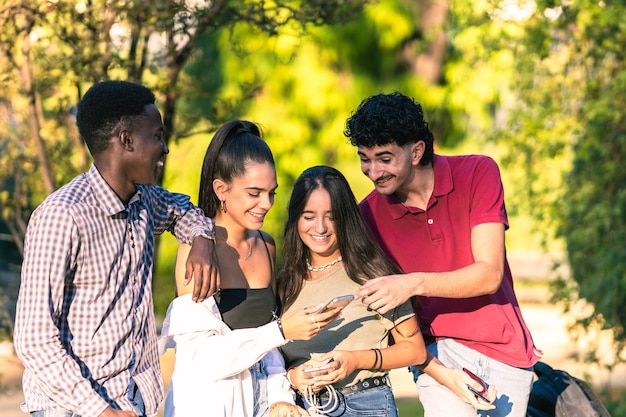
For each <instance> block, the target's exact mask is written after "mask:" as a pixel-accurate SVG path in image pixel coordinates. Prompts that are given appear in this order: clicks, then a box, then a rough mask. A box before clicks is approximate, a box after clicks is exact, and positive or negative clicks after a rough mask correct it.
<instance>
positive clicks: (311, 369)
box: [302, 359, 333, 373]
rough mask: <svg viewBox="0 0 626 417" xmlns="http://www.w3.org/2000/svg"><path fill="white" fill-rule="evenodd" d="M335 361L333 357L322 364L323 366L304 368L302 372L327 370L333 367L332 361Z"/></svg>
mask: <svg viewBox="0 0 626 417" xmlns="http://www.w3.org/2000/svg"><path fill="white" fill-rule="evenodd" d="M332 362H333V360H332V359H331V360H330V361H328V363H326V364H324V365H321V366H315V367H313V368H305V369H303V370H302V372H304V373H310V372H319V371H325V370H327V369H330V367H331V363H332Z"/></svg>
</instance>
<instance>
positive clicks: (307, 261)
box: [306, 255, 343, 272]
mask: <svg viewBox="0 0 626 417" xmlns="http://www.w3.org/2000/svg"><path fill="white" fill-rule="evenodd" d="M341 261H343V258H342V257H341V255H339V258H337V259H335V260H334V261H332V262H331V263H329V264H326V265H323V266H312V265H311V263H310V262H309V260H308V259H307V260H306V268H307V269H308V270H309V271H311V272H319V271H323V270H325V269H328V268H332V267H333V266H335V265H337V264H338V263H339V262H341Z"/></svg>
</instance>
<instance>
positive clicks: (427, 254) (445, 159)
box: [359, 155, 538, 367]
mask: <svg viewBox="0 0 626 417" xmlns="http://www.w3.org/2000/svg"><path fill="white" fill-rule="evenodd" d="M433 168H434V170H435V186H434V189H433V193H432V196H431V197H430V200H429V202H428V207H427V208H426V210H422V209H418V208H415V207H408V206H406V205H404V204H403V203H402V202H400V201H399V200H398V199H397V198H396V197H395V196H385V195H381V194H379V193H378V192H377V191H376V190H374V191H372V192H371V193H370V194H369V195H368V196H367V197H365V199H364V200H363V201H361V203H360V204H359V208H360V209H361V213H362V214H363V218H364V219H365V222H366V223H367V224H368V226H369V227H370V229H371V231H372V233H373V235H374V237H375V238H376V240H377V241H378V242H379V243H380V244H381V246H382V248H383V249H384V251H385V252H386V253H387V255H388V256H389V257H390V258H391V259H393V260H395V261H396V262H397V263H398V264H399V265H400V266H401V267H402V269H403V270H404V271H406V272H415V271H423V272H444V271H452V270H455V269H459V268H462V267H464V266H467V265H469V264H472V263H474V257H473V255H472V248H471V230H472V227H474V226H476V225H478V224H481V223H493V222H498V223H503V224H504V225H505V227H506V228H507V229H508V219H507V215H506V208H505V206H504V189H503V187H502V181H501V179H500V171H499V169H498V166H497V164H496V163H495V161H493V159H491V158H489V157H487V156H482V155H466V156H440V155H435V156H434V160H433ZM417 298H418V300H417V301H418V303H416V304H415V305H414V308H415V311H416V313H417V315H418V317H419V319H420V323H421V326H422V332H423V334H424V338H425V339H426V343H430V342H432V341H433V339H434V338H453V339H455V340H456V341H457V342H459V343H462V344H464V345H466V346H468V347H470V348H472V349H475V350H477V351H478V352H480V353H482V354H485V355H487V356H489V357H491V358H494V359H496V360H499V361H501V362H504V363H507V364H509V365H513V366H518V367H530V366H532V365H533V364H534V363H535V362H536V361H537V360H538V356H537V354H536V350H535V347H534V344H533V341H532V337H531V335H530V332H529V331H528V328H527V327H526V324H525V323H524V320H523V318H522V314H521V312H520V308H519V304H518V302H517V298H516V296H515V292H514V290H513V279H512V277H511V271H510V269H509V265H508V261H506V259H505V268H504V278H503V280H502V285H501V286H500V289H499V290H498V291H497V292H496V293H495V294H493V295H483V296H480V297H472V298H460V299H452V298H441V297H417Z"/></svg>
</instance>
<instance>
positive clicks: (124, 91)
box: [76, 81, 155, 155]
mask: <svg viewBox="0 0 626 417" xmlns="http://www.w3.org/2000/svg"><path fill="white" fill-rule="evenodd" d="M154 102H155V97H154V94H153V93H152V91H151V90H150V89H149V88H147V87H144V86H143V85H140V84H136V83H131V82H129V81H102V82H100V83H96V84H94V85H93V86H91V88H90V89H89V90H87V92H86V93H85V95H84V96H83V98H82V99H81V101H80V102H79V103H78V111H77V114H76V124H77V126H78V131H79V132H80V135H81V137H82V138H83V140H84V141H85V143H86V144H87V147H88V148H89V151H90V152H91V154H92V155H95V154H97V153H99V152H102V151H103V150H105V149H106V148H107V146H108V144H109V140H110V139H111V136H112V135H113V134H114V130H115V129H116V128H117V127H118V126H120V122H124V128H126V129H132V126H133V123H134V122H135V121H136V120H137V118H138V117H141V116H143V115H144V114H145V107H146V106H147V105H149V104H154Z"/></svg>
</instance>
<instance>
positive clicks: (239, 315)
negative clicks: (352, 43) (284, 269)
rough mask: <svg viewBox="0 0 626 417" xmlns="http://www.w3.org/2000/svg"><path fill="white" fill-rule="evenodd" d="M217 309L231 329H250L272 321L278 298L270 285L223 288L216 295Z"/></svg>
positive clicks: (271, 265)
mask: <svg viewBox="0 0 626 417" xmlns="http://www.w3.org/2000/svg"><path fill="white" fill-rule="evenodd" d="M259 235H260V236H261V239H262V240H263V243H264V244H265V250H266V251H267V257H268V258H269V261H270V267H271V269H272V270H273V267H274V265H273V263H272V257H271V255H270V251H269V249H268V247H267V243H266V242H265V239H264V238H263V234H262V233H261V232H260V231H259ZM214 297H215V301H216V302H217V307H218V308H219V310H220V313H221V314H222V321H224V323H226V324H227V325H228V327H230V328H231V329H233V330H235V329H249V328H253V327H259V326H262V325H264V324H267V323H269V322H270V321H272V319H273V316H272V312H274V311H275V310H276V296H275V294H274V291H273V290H272V286H271V285H270V286H269V287H267V288H223V289H221V290H220V291H219V292H218V293H216V294H215V295H214Z"/></svg>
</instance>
